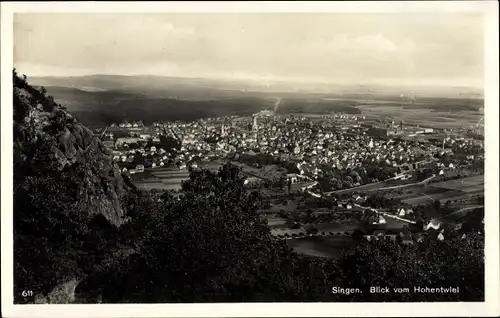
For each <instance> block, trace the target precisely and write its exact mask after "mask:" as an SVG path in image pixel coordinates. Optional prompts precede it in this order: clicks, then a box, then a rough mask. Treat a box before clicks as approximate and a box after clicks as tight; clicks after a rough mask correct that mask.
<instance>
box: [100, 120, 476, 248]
mask: <svg viewBox="0 0 500 318" xmlns="http://www.w3.org/2000/svg"><path fill="white" fill-rule="evenodd" d="M479 124H480V123H477V124H476V125H473V126H472V127H469V128H466V129H464V128H461V129H459V130H453V129H440V128H437V127H419V126H412V125H407V124H405V123H404V122H403V121H400V122H395V121H394V120H380V119H377V118H367V117H366V116H363V115H353V114H342V113H335V114H331V115H317V116H304V115H288V116H278V115H276V114H275V113H274V111H272V110H264V111H261V112H259V113H257V114H254V115H253V116H251V117H237V116H232V117H220V118H207V119H202V120H198V121H194V122H189V123H182V122H155V123H152V124H150V125H145V124H144V123H142V122H141V121H128V122H122V123H114V124H111V125H109V126H107V127H94V133H95V134H96V136H98V137H99V138H101V139H102V140H103V142H104V144H105V145H106V146H107V147H108V148H109V149H111V150H112V152H113V159H114V161H115V162H116V163H117V165H118V166H119V167H120V169H121V171H122V172H123V173H124V175H126V176H128V177H129V178H130V180H131V181H132V182H133V184H134V185H135V186H136V187H137V188H139V189H144V190H153V191H154V190H161V191H165V190H168V191H171V192H176V191H178V190H179V189H180V188H181V183H182V181H183V180H186V179H188V178H189V171H190V169H197V168H208V169H212V170H217V169H218V168H219V167H220V166H221V165H222V164H223V163H225V162H230V163H232V164H233V165H236V166H238V167H240V168H241V172H242V173H243V174H244V175H245V176H246V180H245V186H246V187H248V188H249V189H256V190H259V191H261V192H262V193H264V194H265V196H266V202H265V203H263V205H264V206H265V208H263V209H262V211H261V213H262V215H263V217H265V218H266V219H267V221H268V224H269V226H270V227H271V232H272V234H273V235H274V236H275V237H276V239H287V240H290V242H289V243H290V244H291V245H292V246H294V245H298V247H297V249H296V250H298V251H300V245H301V244H303V243H304V242H305V241H304V240H299V239H307V238H310V237H312V236H314V237H316V236H329V237H330V238H331V239H334V240H338V241H339V244H340V245H339V246H349V244H351V243H355V240H354V239H353V238H354V237H357V236H360V235H362V236H363V237H364V238H365V239H367V240H373V239H379V238H380V237H381V236H382V237H384V238H388V239H391V240H393V241H401V242H404V243H405V244H407V243H413V242H414V241H418V240H422V238H423V237H424V236H429V235H431V236H432V237H434V238H435V239H439V240H443V239H446V237H450V236H454V235H458V234H457V233H459V231H458V230H459V229H460V228H461V226H462V223H463V219H464V218H466V217H467V215H469V216H468V217H467V218H470V217H471V216H470V215H471V214H468V212H470V211H482V209H484V206H483V204H484V138H481V136H482V135H481V132H480V126H479ZM476 214H478V215H479V219H481V215H483V214H484V212H478V213H475V214H474V215H476ZM480 221H481V222H482V219H481V220H480ZM305 253H306V254H307V253H308V251H306V252H305ZM320 254H321V253H320ZM313 255H316V254H313ZM321 255H323V254H321ZM327 255H330V256H331V250H329V251H328V252H327Z"/></svg>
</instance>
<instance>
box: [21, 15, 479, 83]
mask: <svg viewBox="0 0 500 318" xmlns="http://www.w3.org/2000/svg"><path fill="white" fill-rule="evenodd" d="M483 41H484V40H483V20H482V17H481V15H479V14H471V13H425V14H424V13H406V14H402V13H398V14H394V13H392V14H391V13H387V14H385V13H121V14H120V13H114V14H109V13H107V14H97V13H86V14H85V13H17V14H16V15H15V17H14V65H15V67H16V68H17V69H18V70H19V71H20V72H21V73H25V74H26V75H28V76H78V75H90V74H115V75H139V74H141V75H144V74H150V75H165V76H179V77H197V78H217V79H250V80H284V81H296V82H301V81H303V82H315V81H321V82H332V83H333V82H340V83H351V82H355V83H382V84H397V83H406V84H431V85H432V84H436V85H446V86H470V87H482V86H483V73H484V66H483V65H484V60H483V59H484V56H483V55H484V45H483Z"/></svg>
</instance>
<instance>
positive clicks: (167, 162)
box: [97, 111, 484, 177]
mask: <svg viewBox="0 0 500 318" xmlns="http://www.w3.org/2000/svg"><path fill="white" fill-rule="evenodd" d="M380 125H382V126H383V125H386V126H387V125H389V127H390V129H396V130H399V131H404V130H405V129H406V130H407V131H408V130H410V131H413V130H414V129H413V128H412V129H413V130H412V129H410V128H408V127H406V128H405V127H404V126H403V123H402V122H401V123H400V124H399V125H398V126H397V127H395V126H394V122H391V123H384V122H382V123H377V122H373V121H371V122H370V121H368V120H365V117H364V116H360V115H348V114H336V115H331V116H320V117H317V118H306V117H301V116H287V117H278V116H275V115H274V113H273V112H271V111H267V112H266V111H263V112H260V113H258V114H255V115H254V116H252V117H251V118H249V117H243V118H241V117H235V116H233V117H219V118H211V119H205V120H199V121H194V122H190V123H180V122H168V123H160V122H157V123H153V124H152V125H150V126H146V125H144V124H143V123H142V122H140V121H134V122H126V123H120V124H112V125H111V126H110V127H108V128H106V129H105V130H104V131H102V130H101V131H99V132H97V133H98V134H100V136H101V139H102V140H103V141H104V143H105V145H106V146H108V147H109V148H111V149H113V152H114V158H115V160H116V161H117V162H118V163H119V164H120V165H122V166H123V168H126V169H127V170H128V171H129V172H130V171H133V169H134V168H136V166H139V165H142V166H144V167H145V168H155V167H164V166H172V167H186V166H189V165H192V164H196V163H197V162H199V161H200V160H201V161H203V160H214V159H223V158H226V157H227V156H228V154H253V155H259V154H264V155H270V156H273V157H275V158H279V159H280V160H281V161H288V162H293V163H294V164H296V166H297V168H298V170H299V171H300V174H302V175H307V176H311V177H314V176H318V175H320V174H321V173H322V169H323V168H324V167H325V166H326V167H331V168H336V169H339V170H351V169H359V168H363V167H365V166H367V165H370V164H375V165H378V166H388V167H404V166H408V165H411V164H412V163H414V162H417V161H422V160H425V159H426V158H427V159H428V158H432V157H435V156H439V155H445V154H452V153H453V152H454V151H458V150H462V151H463V152H464V153H467V156H468V157H465V160H472V159H477V160H481V159H482V158H484V157H483V156H484V155H482V154H481V152H480V151H479V152H478V151H477V149H479V150H481V149H482V147H484V146H483V144H482V143H481V142H480V141H479V142H478V141H473V140H471V139H467V138H464V137H458V136H457V137H454V136H446V138H441V139H440V138H439V136H438V134H434V135H432V136H431V137H435V138H434V139H433V138H427V139H426V140H420V139H412V138H398V137H397V136H392V135H391V134H387V133H386V134H385V135H384V134H382V135H381V134H379V133H378V130H379V129H381V128H377V127H378V126H380ZM385 129H387V128H385ZM417 129H418V128H417ZM420 132H422V133H425V134H433V133H434V130H432V129H431V128H424V129H420V130H418V131H417V132H416V133H420ZM162 135H163V137H164V139H165V138H167V139H168V140H169V142H170V143H177V144H178V146H177V148H175V147H174V148H172V147H171V145H169V144H165V143H164V142H162V138H161V136H162ZM411 136H412V133H409V134H408V133H407V134H406V137H411ZM441 140H442V141H441ZM457 164H458V163H457ZM136 170H137V169H136ZM139 170H140V169H139Z"/></svg>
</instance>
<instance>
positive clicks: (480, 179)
mask: <svg viewBox="0 0 500 318" xmlns="http://www.w3.org/2000/svg"><path fill="white" fill-rule="evenodd" d="M433 186H434V187H441V188H446V189H451V190H459V191H463V192H476V191H480V190H484V175H478V176H473V177H467V178H461V179H456V180H448V181H443V182H439V183H434V184H433Z"/></svg>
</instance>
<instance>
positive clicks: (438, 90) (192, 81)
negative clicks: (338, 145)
mask: <svg viewBox="0 0 500 318" xmlns="http://www.w3.org/2000/svg"><path fill="white" fill-rule="evenodd" d="M30 82H31V83H32V84H34V85H42V86H62V87H73V88H78V89H81V90H127V91H134V92H142V93H148V94H151V93H156V94H158V93H162V94H163V95H162V96H163V97H168V96H169V95H170V96H175V95H180V96H183V95H185V96H184V97H187V98H199V97H200V96H201V97H205V98H206V97H215V98H220V97H224V96H231V97H236V96H240V95H239V94H241V93H245V92H252V93H254V94H255V93H261V94H264V95H267V94H276V93H280V94H285V95H286V94H292V95H293V94H300V95H303V94H315V95H316V94H318V95H325V94H326V95H328V96H332V95H333V96H348V95H352V96H355V95H362V96H365V97H366V96H400V94H405V95H406V94H410V93H414V94H418V95H420V96H425V97H449V98H451V97H453V98H483V90H482V89H477V88H465V87H444V86H435V85H418V86H405V85H400V86H395V85H381V84H361V83H360V84H353V83H349V82H346V83H326V82H324V83H323V82H303V83H299V82H285V81H278V80H274V81H273V80H261V81H256V80H240V79H238V80H229V79H227V80H221V79H206V78H183V77H168V76H155V75H134V76H123V75H85V76H70V77H30ZM186 93H187V94H188V95H186ZM235 94H237V95H235Z"/></svg>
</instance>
